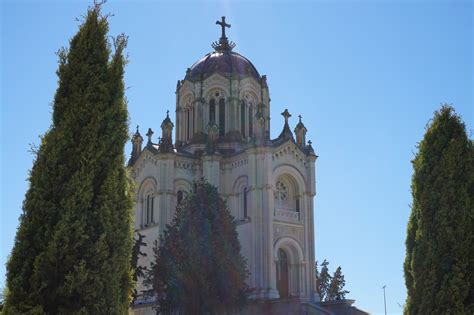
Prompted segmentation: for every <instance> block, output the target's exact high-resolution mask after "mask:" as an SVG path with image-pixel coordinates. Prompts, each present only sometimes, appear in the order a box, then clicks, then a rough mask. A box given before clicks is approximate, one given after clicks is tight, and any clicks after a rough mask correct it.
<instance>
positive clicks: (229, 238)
mask: <svg viewBox="0 0 474 315" xmlns="http://www.w3.org/2000/svg"><path fill="white" fill-rule="evenodd" d="M154 253H155V261H153V262H152V264H151V268H150V270H149V271H148V272H147V277H146V280H145V284H147V285H148V286H150V287H151V288H152V289H151V292H150V293H151V294H152V295H154V296H155V297H156V300H157V314H158V313H160V314H161V313H165V314H168V313H170V312H172V311H176V310H181V311H184V313H183V314H223V313H226V312H228V311H231V310H233V309H238V308H241V307H243V306H244V304H245V302H246V293H247V290H248V288H247V285H246V284H245V278H246V277H247V275H248V270H247V264H246V261H245V258H244V257H243V256H242V254H241V253H240V242H239V240H238V236H237V231H236V223H235V220H234V218H233V217H232V215H231V214H230V212H229V210H228V209H227V206H226V204H225V202H224V200H222V198H220V197H219V194H218V192H217V189H216V188H215V187H214V186H212V185H211V184H209V183H208V182H206V181H205V180H200V181H196V182H194V183H193V190H192V191H191V192H189V194H188V196H187V197H186V199H185V200H183V201H182V202H181V204H180V205H179V206H178V207H177V208H176V212H175V215H174V217H173V221H172V223H171V224H170V225H168V226H167V228H166V230H165V231H164V233H163V236H162V237H161V239H160V244H159V245H158V244H155V247H154Z"/></svg>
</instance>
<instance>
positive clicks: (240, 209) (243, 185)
mask: <svg viewBox="0 0 474 315" xmlns="http://www.w3.org/2000/svg"><path fill="white" fill-rule="evenodd" d="M233 192H234V196H235V200H234V208H235V209H234V211H232V212H233V213H234V215H235V218H236V219H237V220H245V219H246V218H248V217H249V216H250V196H249V189H248V177H247V176H245V175H242V176H240V177H238V178H237V179H236V180H235V182H234V187H233Z"/></svg>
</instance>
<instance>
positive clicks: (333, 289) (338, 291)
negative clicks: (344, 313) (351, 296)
mask: <svg viewBox="0 0 474 315" xmlns="http://www.w3.org/2000/svg"><path fill="white" fill-rule="evenodd" d="M345 285H346V280H344V275H343V274H342V269H341V266H339V267H337V269H336V271H335V272H334V275H333V276H332V279H331V284H330V285H329V289H328V293H327V296H326V301H336V300H344V299H345V298H346V294H347V293H349V291H347V290H344V286H345Z"/></svg>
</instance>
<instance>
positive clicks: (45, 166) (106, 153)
mask: <svg viewBox="0 0 474 315" xmlns="http://www.w3.org/2000/svg"><path fill="white" fill-rule="evenodd" d="M107 33H108V21H107V17H106V16H103V15H101V13H100V4H97V5H95V6H94V7H92V8H90V9H89V10H88V12H87V15H86V16H85V18H84V22H83V23H82V25H81V26H80V27H79V31H78V33H77V34H76V35H75V36H74V37H73V38H72V39H71V40H70V43H69V44H70V47H69V50H66V49H63V50H61V51H60V52H59V68H58V70H57V74H58V77H59V80H58V81H59V86H58V89H57V91H56V94H55V97H54V102H53V115H52V125H51V127H50V129H49V130H48V131H47V132H46V133H45V135H44V136H43V137H42V138H41V144H40V146H39V148H38V149H37V151H36V156H35V160H34V163H33V168H32V170H31V172H30V175H29V188H28V191H27V192H26V196H25V200H24V203H23V213H22V215H21V217H20V225H19V228H18V231H17V234H16V239H15V244H14V248H13V251H12V254H11V258H10V259H9V261H8V263H7V286H8V290H9V292H8V295H7V298H6V303H5V307H4V313H5V314H15V315H16V314H126V313H127V309H128V306H129V303H130V296H131V289H132V286H133V281H132V272H131V268H130V259H131V248H132V242H133V227H132V206H133V205H132V197H131V194H130V191H131V190H130V181H129V179H128V177H127V174H126V169H125V167H124V165H125V159H124V146H125V143H126V141H127V139H128V126H127V120H128V113H127V106H126V102H125V99H124V83H123V74H124V65H125V59H124V56H123V50H124V48H125V46H126V43H127V40H126V37H125V36H123V35H121V36H119V37H118V38H116V39H115V40H114V41H113V44H114V48H115V53H114V54H112V53H111V47H110V46H111V45H110V43H109V42H108V40H107Z"/></svg>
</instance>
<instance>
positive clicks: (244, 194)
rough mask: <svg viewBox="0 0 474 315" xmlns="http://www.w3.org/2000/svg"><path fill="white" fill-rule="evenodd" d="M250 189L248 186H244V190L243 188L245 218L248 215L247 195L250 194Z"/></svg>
mask: <svg viewBox="0 0 474 315" xmlns="http://www.w3.org/2000/svg"><path fill="white" fill-rule="evenodd" d="M248 192H249V191H248V189H247V187H244V190H243V193H242V198H243V200H242V201H243V208H244V209H243V210H244V211H243V218H244V219H245V218H247V217H248V200H247V195H248Z"/></svg>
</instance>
